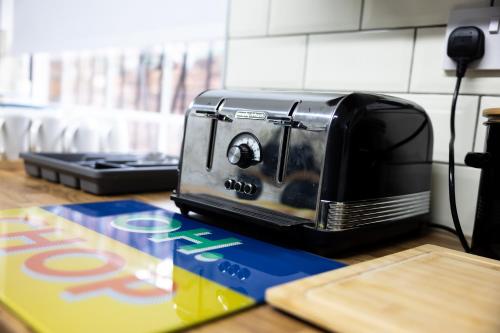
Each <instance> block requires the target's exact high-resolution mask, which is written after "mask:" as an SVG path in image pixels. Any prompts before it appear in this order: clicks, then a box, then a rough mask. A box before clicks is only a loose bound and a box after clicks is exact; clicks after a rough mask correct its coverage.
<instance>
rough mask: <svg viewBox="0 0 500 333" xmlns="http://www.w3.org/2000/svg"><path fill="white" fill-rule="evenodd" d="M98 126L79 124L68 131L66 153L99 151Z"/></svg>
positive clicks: (99, 134)
mask: <svg viewBox="0 0 500 333" xmlns="http://www.w3.org/2000/svg"><path fill="white" fill-rule="evenodd" d="M100 132H101V131H100V126H98V125H95V124H94V125H92V124H85V123H84V124H81V125H78V126H73V127H72V128H71V129H70V130H69V147H68V149H67V150H68V151H69V152H72V153H96V152H99V151H100V136H101V133H100Z"/></svg>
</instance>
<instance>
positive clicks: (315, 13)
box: [269, 0, 361, 34]
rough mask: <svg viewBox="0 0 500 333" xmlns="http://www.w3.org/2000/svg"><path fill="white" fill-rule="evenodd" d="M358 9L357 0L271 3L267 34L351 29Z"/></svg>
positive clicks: (356, 24) (278, 0)
mask: <svg viewBox="0 0 500 333" xmlns="http://www.w3.org/2000/svg"><path fill="white" fill-rule="evenodd" d="M360 10H361V0H315V1H311V0H272V1H271V13H270V15H271V17H270V20H269V33H270V34H293V33H304V32H322V31H341V30H355V29H358V28H359V12H360ZM304 13H307V15H304Z"/></svg>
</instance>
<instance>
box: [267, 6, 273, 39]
mask: <svg viewBox="0 0 500 333" xmlns="http://www.w3.org/2000/svg"><path fill="white" fill-rule="evenodd" d="M271 1H272V0H268V2H267V22H266V36H268V37H269V36H270V34H269V29H270V27H271V8H272V6H271Z"/></svg>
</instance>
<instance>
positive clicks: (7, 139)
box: [0, 114, 31, 160]
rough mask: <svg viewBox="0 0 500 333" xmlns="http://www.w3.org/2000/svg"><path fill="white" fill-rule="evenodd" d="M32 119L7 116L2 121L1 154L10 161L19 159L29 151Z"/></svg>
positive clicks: (0, 125)
mask: <svg viewBox="0 0 500 333" xmlns="http://www.w3.org/2000/svg"><path fill="white" fill-rule="evenodd" d="M30 127H31V119H30V118H28V117H25V116H21V115H15V114H11V115H5V116H3V117H2V118H1V119H0V137H1V144H2V145H1V152H2V153H3V154H4V155H5V157H6V158H7V159H8V160H15V159H18V158H19V153H21V152H23V151H28V150H29V136H30V135H29V132H30Z"/></svg>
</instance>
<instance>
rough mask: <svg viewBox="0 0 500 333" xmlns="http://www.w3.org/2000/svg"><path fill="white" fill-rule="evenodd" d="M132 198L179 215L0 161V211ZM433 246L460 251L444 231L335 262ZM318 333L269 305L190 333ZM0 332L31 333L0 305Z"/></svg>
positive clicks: (160, 196) (165, 196)
mask: <svg viewBox="0 0 500 333" xmlns="http://www.w3.org/2000/svg"><path fill="white" fill-rule="evenodd" d="M125 198H128V199H130V198H132V199H137V200H141V201H145V202H148V203H150V204H152V205H155V206H158V207H162V208H166V209H169V210H174V211H178V210H177V207H175V205H174V204H173V202H172V201H171V200H170V195H169V193H168V192H159V193H148V194H134V195H120V196H95V195H92V194H88V193H84V192H81V191H77V190H73V189H70V188H68V187H65V186H63V185H59V184H52V183H49V182H47V181H44V180H39V179H35V178H30V177H28V176H27V175H26V174H25V173H24V169H23V165H22V163H21V162H19V161H16V162H7V161H0V209H9V208H23V207H34V206H41V205H48V204H67V203H77V202H92V201H106V200H119V199H125ZM423 244H435V245H440V246H444V247H448V248H452V249H457V250H460V249H461V247H460V243H459V242H458V240H457V239H456V238H455V236H453V235H451V234H450V233H448V232H446V231H443V230H438V229H435V230H430V232H429V233H428V234H426V235H424V236H419V237H417V238H412V239H406V240H403V241H400V242H396V243H391V244H384V246H380V247H376V248H370V249H365V250H363V251H360V252H358V253H354V254H352V255H350V256H348V257H343V258H334V259H336V260H338V261H342V262H344V263H347V264H353V263H357V262H362V261H365V260H369V259H373V258H377V257H381V256H384V255H388V254H392V253H395V252H399V251H402V250H406V249H409V248H412V247H415V246H418V245H423ZM255 331H259V332H283V333H293V332H297V333H298V332H300V333H306V332H321V330H320V329H318V328H316V327H313V326H310V325H308V324H307V323H305V322H303V321H300V320H298V319H295V318H293V317H290V316H288V315H286V314H284V313H282V312H280V311H277V310H274V309H273V308H271V307H270V306H268V305H260V306H256V307H254V308H252V309H249V310H247V311H243V312H239V313H236V314H233V315H230V316H227V317H225V318H222V319H219V320H214V321H211V322H209V323H206V324H203V325H200V326H197V327H194V328H192V329H191V330H189V332H203V333H212V332H213V333H218V332H233V333H237V332H241V333H247V332H255ZM0 332H8V333H26V332H32V331H31V330H30V329H29V327H27V326H25V325H24V324H23V323H22V322H20V321H19V320H18V319H17V318H16V317H14V316H13V315H12V314H11V313H10V312H8V311H7V310H6V309H5V308H4V307H2V306H1V305H0Z"/></svg>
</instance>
